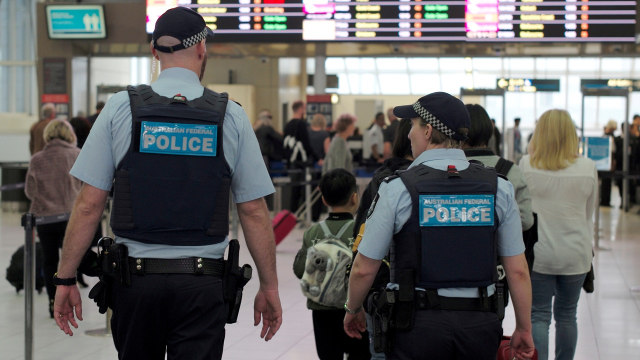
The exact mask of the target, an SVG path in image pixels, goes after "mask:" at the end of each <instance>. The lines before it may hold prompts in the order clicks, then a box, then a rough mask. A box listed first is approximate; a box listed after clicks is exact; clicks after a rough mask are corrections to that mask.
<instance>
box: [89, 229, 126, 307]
mask: <svg viewBox="0 0 640 360" xmlns="http://www.w3.org/2000/svg"><path fill="white" fill-rule="evenodd" d="M98 250H99V251H98V265H99V267H100V274H99V278H100V281H99V282H98V283H97V284H96V285H95V286H94V287H93V288H91V291H90V292H89V298H90V299H93V301H95V303H96V304H97V305H98V311H99V312H100V313H101V314H104V313H105V312H106V311H107V308H108V307H109V305H110V299H111V294H112V290H113V283H114V281H118V282H119V283H120V284H122V285H123V286H131V273H130V272H129V262H128V257H129V251H128V249H127V247H126V246H125V245H123V244H116V242H115V241H114V240H113V239H112V238H110V237H103V238H101V239H100V240H98Z"/></svg>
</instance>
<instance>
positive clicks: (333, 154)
mask: <svg viewBox="0 0 640 360" xmlns="http://www.w3.org/2000/svg"><path fill="white" fill-rule="evenodd" d="M355 124H356V118H355V116H353V115H351V114H342V115H340V116H339V117H338V119H337V120H336V121H335V125H334V126H333V128H334V129H335V130H336V134H335V135H334V136H333V139H332V140H331V144H330V145H329V150H328V151H327V155H326V156H325V161H324V164H322V173H323V174H325V173H327V172H328V171H330V170H334V169H345V170H347V171H349V172H351V171H353V155H352V154H351V151H350V150H349V145H348V143H347V139H348V138H349V137H350V136H351V135H353V132H354V131H355V127H356V125H355Z"/></svg>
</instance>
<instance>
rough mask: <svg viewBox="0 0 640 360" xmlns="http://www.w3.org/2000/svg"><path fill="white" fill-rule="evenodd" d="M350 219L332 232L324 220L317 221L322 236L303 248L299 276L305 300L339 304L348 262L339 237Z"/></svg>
mask: <svg viewBox="0 0 640 360" xmlns="http://www.w3.org/2000/svg"><path fill="white" fill-rule="evenodd" d="M351 224H353V220H351V221H348V222H347V223H346V224H344V225H343V226H342V228H341V229H340V231H338V233H337V234H335V235H334V234H332V233H331V231H330V230H329V227H328V226H327V224H326V223H325V222H324V221H322V222H320V223H319V225H320V228H321V229H322V231H323V232H324V239H319V240H317V241H316V242H315V243H314V244H313V245H312V246H311V247H309V249H308V250H307V261H306V262H305V268H304V274H303V275H302V279H301V280H300V287H301V288H302V293H303V294H304V295H305V296H306V297H307V298H309V300H311V301H313V302H316V303H318V304H321V305H324V306H331V307H337V308H342V306H343V305H344V303H345V301H346V299H347V285H348V281H347V267H348V266H349V264H351V257H352V252H351V249H349V247H348V246H347V245H345V244H344V242H342V240H340V238H341V237H342V235H343V234H344V233H345V231H347V229H348V228H349V226H350V225H351Z"/></svg>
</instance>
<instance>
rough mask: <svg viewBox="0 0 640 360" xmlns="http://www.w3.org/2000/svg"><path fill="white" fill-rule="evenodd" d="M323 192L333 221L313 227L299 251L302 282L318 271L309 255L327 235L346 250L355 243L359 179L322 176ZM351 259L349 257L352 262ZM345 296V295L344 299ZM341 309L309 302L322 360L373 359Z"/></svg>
mask: <svg viewBox="0 0 640 360" xmlns="http://www.w3.org/2000/svg"><path fill="white" fill-rule="evenodd" d="M319 188H320V193H321V194H322V202H323V203H324V204H325V205H326V206H328V207H329V217H328V218H327V219H326V220H324V221H323V222H322V223H317V224H314V225H312V226H311V227H310V228H309V229H307V230H306V231H305V232H304V235H303V237H302V248H301V249H300V250H299V251H298V253H297V255H296V258H295V261H294V263H293V272H294V273H295V275H296V277H297V278H298V279H303V275H304V274H305V272H310V273H313V272H315V271H316V269H309V268H308V267H306V264H307V263H308V260H307V254H308V251H309V248H311V247H312V246H313V245H314V244H316V243H317V242H318V241H321V240H323V239H325V238H327V232H328V233H330V234H331V238H333V239H336V240H338V241H341V242H342V243H343V244H344V246H345V248H351V244H352V243H353V237H352V233H353V212H354V211H355V210H356V208H357V207H358V193H357V188H356V178H355V177H354V176H353V174H351V173H350V172H348V171H346V170H344V169H334V170H331V171H329V172H327V173H325V174H324V175H323V176H322V178H321V179H320V184H319ZM325 227H326V229H325ZM325 230H326V231H325ZM318 259H319V258H318ZM350 259H351V258H350V256H349V262H350ZM334 266H335V265H334ZM327 271H328V270H327ZM329 291H338V290H336V289H328V288H327V292H329ZM345 291H346V289H345ZM345 295H346V294H344V293H343V294H342V296H345ZM341 305H342V304H340V307H332V306H328V305H326V304H325V305H323V304H320V303H317V302H314V301H312V300H311V299H307V308H308V309H309V310H311V314H312V315H311V316H312V317H313V333H314V336H315V340H316V352H317V353H318V358H319V359H320V360H342V359H343V358H344V354H345V353H347V354H349V359H369V358H370V357H371V356H370V354H369V341H368V338H362V339H352V338H350V337H348V336H347V334H345V333H344V331H343V330H342V320H343V319H344V309H343V308H342V306H341Z"/></svg>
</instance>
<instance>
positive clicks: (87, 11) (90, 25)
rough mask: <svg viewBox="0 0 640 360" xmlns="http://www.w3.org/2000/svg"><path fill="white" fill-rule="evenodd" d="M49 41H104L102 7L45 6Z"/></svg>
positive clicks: (105, 35)
mask: <svg viewBox="0 0 640 360" xmlns="http://www.w3.org/2000/svg"><path fill="white" fill-rule="evenodd" d="M46 14H47V28H48V30H49V38H51V39H104V38H106V37H107V29H106V26H105V21H104V8H103V7H102V5H47V7H46Z"/></svg>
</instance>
